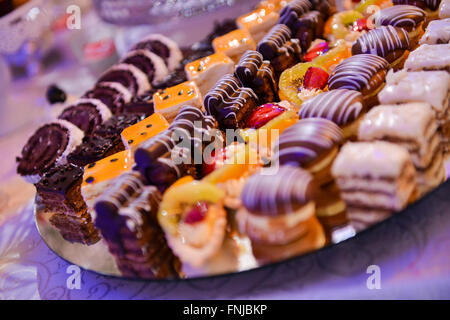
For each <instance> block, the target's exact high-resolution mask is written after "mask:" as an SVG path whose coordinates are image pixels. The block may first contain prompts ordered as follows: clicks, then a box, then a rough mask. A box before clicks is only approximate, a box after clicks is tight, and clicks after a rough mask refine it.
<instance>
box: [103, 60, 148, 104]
mask: <svg viewBox="0 0 450 320" xmlns="http://www.w3.org/2000/svg"><path fill="white" fill-rule="evenodd" d="M102 82H116V83H120V84H121V85H122V86H124V87H125V88H126V89H128V90H129V91H130V92H131V94H132V95H133V96H134V95H141V94H144V93H145V92H146V91H148V90H150V88H151V84H150V82H149V81H148V78H147V75H146V74H145V73H144V72H142V71H141V69H139V68H137V67H135V66H133V65H132V64H127V63H120V64H116V65H114V66H112V67H111V68H109V69H108V70H106V71H105V72H104V73H103V74H102V75H101V76H100V79H98V81H97V84H98V83H102Z"/></svg>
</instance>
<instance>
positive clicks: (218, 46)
mask: <svg viewBox="0 0 450 320" xmlns="http://www.w3.org/2000/svg"><path fill="white" fill-rule="evenodd" d="M212 44H213V47H214V51H215V52H217V53H219V52H222V53H224V54H226V55H227V56H228V57H230V58H231V59H232V60H233V61H234V62H235V63H238V62H239V59H240V58H241V56H242V55H243V54H244V53H245V52H246V51H247V50H256V43H255V40H253V38H252V36H251V35H250V33H249V32H248V31H247V30H242V29H237V30H234V31H231V32H229V33H227V34H225V35H223V36H221V37H217V38H215V39H214V40H213V42H212Z"/></svg>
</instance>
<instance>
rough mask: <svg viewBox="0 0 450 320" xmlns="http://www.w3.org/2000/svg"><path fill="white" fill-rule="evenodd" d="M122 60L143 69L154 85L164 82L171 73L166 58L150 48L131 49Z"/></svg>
mask: <svg viewBox="0 0 450 320" xmlns="http://www.w3.org/2000/svg"><path fill="white" fill-rule="evenodd" d="M121 62H122V63H126V64H130V65H133V66H135V67H136V68H138V69H139V70H141V71H142V72H143V73H144V74H145V75H146V76H147V79H148V82H149V83H150V84H153V85H154V84H158V83H161V82H163V81H164V79H165V78H166V77H167V76H168V75H169V70H168V69H167V66H166V64H165V63H164V60H163V59H162V58H161V57H160V56H158V55H156V54H154V53H153V52H151V51H149V50H145V49H140V50H133V51H130V52H129V53H127V54H126V55H125V57H124V58H123V59H122V60H121Z"/></svg>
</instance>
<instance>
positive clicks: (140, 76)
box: [106, 63, 151, 95]
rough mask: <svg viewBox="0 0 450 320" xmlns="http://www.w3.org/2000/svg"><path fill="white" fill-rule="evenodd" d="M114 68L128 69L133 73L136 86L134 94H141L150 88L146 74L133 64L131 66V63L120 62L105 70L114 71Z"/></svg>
mask: <svg viewBox="0 0 450 320" xmlns="http://www.w3.org/2000/svg"><path fill="white" fill-rule="evenodd" d="M114 70H124V71H129V72H131V73H132V74H133V76H134V78H135V79H136V83H137V86H138V88H137V92H136V95H142V94H144V93H145V92H146V91H148V90H150V89H151V85H150V83H149V81H148V78H147V75H146V74H145V73H144V72H142V71H141V70H140V69H139V68H136V67H135V66H133V65H131V64H127V63H120V64H116V65H115V66H112V67H111V68H110V69H108V70H107V71H106V72H109V71H114Z"/></svg>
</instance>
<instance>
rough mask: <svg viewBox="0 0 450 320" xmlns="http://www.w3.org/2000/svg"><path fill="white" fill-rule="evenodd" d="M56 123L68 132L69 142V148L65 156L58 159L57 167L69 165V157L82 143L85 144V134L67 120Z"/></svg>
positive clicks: (64, 153) (65, 151)
mask: <svg viewBox="0 0 450 320" xmlns="http://www.w3.org/2000/svg"><path fill="white" fill-rule="evenodd" d="M55 123H57V124H59V125H60V126H62V127H64V128H66V129H67V131H68V135H69V141H68V142H67V147H66V149H65V150H64V152H63V154H62V155H61V156H60V157H59V158H58V159H56V162H55V163H56V165H63V164H66V163H67V156H68V155H69V154H70V153H71V152H72V151H74V150H75V148H76V147H78V146H79V145H80V144H81V142H83V138H84V132H83V131H82V130H81V129H79V128H78V127H77V126H76V125H74V124H72V123H71V122H69V121H67V120H61V119H60V120H56V121H55Z"/></svg>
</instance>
